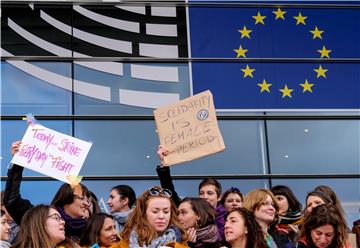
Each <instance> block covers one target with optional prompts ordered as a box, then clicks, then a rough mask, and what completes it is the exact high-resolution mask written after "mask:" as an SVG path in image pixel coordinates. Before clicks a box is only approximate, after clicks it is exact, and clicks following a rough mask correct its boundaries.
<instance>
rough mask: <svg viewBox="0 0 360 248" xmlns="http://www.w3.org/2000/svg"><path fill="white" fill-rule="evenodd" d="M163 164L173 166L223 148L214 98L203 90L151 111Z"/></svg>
mask: <svg viewBox="0 0 360 248" xmlns="http://www.w3.org/2000/svg"><path fill="white" fill-rule="evenodd" d="M154 116H155V121H156V126H157V129H158V134H159V139H160V144H161V145H163V146H164V147H166V149H167V150H168V154H167V156H165V157H164V165H174V164H178V163H182V162H186V161H190V160H193V159H197V158H200V157H203V156H207V155H210V154H214V153H217V152H221V151H223V150H224V149H225V145H224V141H223V138H222V136H221V133H220V130H219V127H218V124H217V119H216V113H215V108H214V102H213V97H212V94H211V92H210V91H205V92H202V93H200V94H197V95H194V96H192V97H189V98H186V99H184V100H181V101H179V102H176V103H174V104H171V105H168V106H165V107H161V108H158V109H156V110H155V111H154Z"/></svg>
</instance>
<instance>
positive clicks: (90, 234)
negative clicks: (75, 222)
mask: <svg viewBox="0 0 360 248" xmlns="http://www.w3.org/2000/svg"><path fill="white" fill-rule="evenodd" d="M116 241H117V232H116V228H115V223H114V218H113V217H112V216H111V215H109V214H107V213H94V214H93V215H91V217H90V219H89V221H88V222H87V224H86V228H85V230H84V232H83V234H82V236H81V238H80V246H82V247H83V246H92V245H94V244H98V245H99V246H101V247H110V246H111V245H113V244H115V243H116Z"/></svg>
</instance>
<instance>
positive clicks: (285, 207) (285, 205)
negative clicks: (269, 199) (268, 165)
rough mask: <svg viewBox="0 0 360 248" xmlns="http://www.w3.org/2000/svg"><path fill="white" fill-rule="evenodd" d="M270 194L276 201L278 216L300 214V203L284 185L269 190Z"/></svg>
mask: <svg viewBox="0 0 360 248" xmlns="http://www.w3.org/2000/svg"><path fill="white" fill-rule="evenodd" d="M271 192H272V193H273V194H274V195H275V197H276V199H277V204H278V206H279V215H286V214H287V213H294V212H301V209H302V206H301V203H300V201H299V200H298V199H297V198H296V196H295V195H294V193H293V192H292V190H291V189H290V188H289V187H287V186H284V185H277V186H274V187H272V188H271Z"/></svg>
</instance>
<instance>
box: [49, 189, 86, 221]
mask: <svg viewBox="0 0 360 248" xmlns="http://www.w3.org/2000/svg"><path fill="white" fill-rule="evenodd" d="M89 197H90V194H89V190H88V189H87V187H86V186H85V185H83V184H78V185H76V186H75V187H72V186H71V185H70V184H67V183H64V184H63V185H62V186H61V187H60V188H59V190H58V191H57V192H56V194H55V196H54V198H53V200H52V202H51V205H53V206H55V207H58V208H61V209H62V210H64V212H65V214H67V215H68V216H70V217H71V218H73V219H78V218H84V217H86V211H87V209H88V208H89V206H90V200H89Z"/></svg>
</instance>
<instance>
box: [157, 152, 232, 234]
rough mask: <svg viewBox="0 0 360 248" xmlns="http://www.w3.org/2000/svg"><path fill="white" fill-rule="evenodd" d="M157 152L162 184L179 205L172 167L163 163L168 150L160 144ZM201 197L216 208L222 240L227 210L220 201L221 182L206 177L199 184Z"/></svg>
mask: <svg viewBox="0 0 360 248" xmlns="http://www.w3.org/2000/svg"><path fill="white" fill-rule="evenodd" d="M157 154H158V156H159V158H160V161H161V164H160V165H159V166H158V167H157V168H156V171H157V173H158V176H159V179H160V183H161V186H162V187H164V188H167V189H169V190H171V192H172V199H173V200H174V202H175V204H176V205H177V206H179V205H180V202H181V199H180V197H179V196H178V194H177V193H176V191H175V187H174V184H173V182H172V178H171V174H170V169H169V167H168V166H165V165H164V164H163V160H164V157H165V156H166V155H167V154H168V150H167V149H166V148H165V147H163V146H161V145H160V146H159V149H158V150H157ZM199 197H200V198H203V199H205V200H206V201H207V202H209V203H210V205H211V206H212V207H213V208H214V209H215V211H216V225H217V229H218V238H219V241H222V240H223V238H224V225H225V216H226V214H227V211H226V210H225V208H224V207H223V205H222V204H220V203H219V201H220V199H221V184H220V183H219V182H218V181H217V180H216V179H214V178H205V179H204V180H203V181H202V182H201V183H200V184H199Z"/></svg>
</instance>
